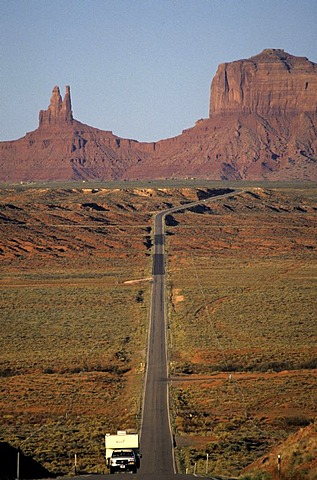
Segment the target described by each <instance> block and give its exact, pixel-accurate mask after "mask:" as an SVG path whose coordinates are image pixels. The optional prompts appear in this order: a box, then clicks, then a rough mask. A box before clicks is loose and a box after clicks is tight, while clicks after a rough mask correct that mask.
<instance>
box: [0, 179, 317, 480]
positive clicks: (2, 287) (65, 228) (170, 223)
mask: <svg viewBox="0 0 317 480" xmlns="http://www.w3.org/2000/svg"><path fill="white" fill-rule="evenodd" d="M219 183H220V182H219ZM237 183H238V182H237ZM237 183H235V182H233V185H230V184H228V185H227V187H232V188H235V186H236V184H237ZM239 186H240V187H241V186H242V185H239ZM217 188H219V184H218V183H217V182H210V181H209V182H207V181H201V182H200V183H198V181H197V182H195V181H187V182H186V181H178V182H177V181H174V182H173V181H166V182H143V183H141V182H121V183H118V184H117V185H115V184H112V185H109V184H102V183H96V182H94V183H89V182H85V183H83V182H78V183H67V184H66V183H65V184H62V183H59V184H58V183H57V184H50V185H49V184H45V183H43V184H16V185H11V186H10V185H2V186H1V189H0V225H1V227H0V228H1V237H0V255H1V273H0V305H1V310H0V312H1V313H0V315H1V329H2V335H1V340H0V341H1V354H0V374H1V376H0V390H1V397H0V409H1V412H2V414H1V427H0V428H1V430H0V435H1V437H0V441H1V442H6V443H8V444H10V445H11V446H13V447H14V448H20V449H21V450H22V452H23V453H24V454H25V455H29V456H32V457H33V458H34V459H35V460H36V461H37V462H39V463H40V464H41V465H43V466H44V467H45V468H46V469H47V470H48V471H49V472H50V473H51V474H54V475H64V474H69V473H74V456H75V454H76V456H77V461H78V464H77V471H78V472H80V473H83V474H85V473H105V472H106V468H105V462H104V444H103V437H104V435H105V433H107V432H114V431H116V430H117V429H127V430H129V429H131V430H139V428H140V422H141V417H142V395H143V382H144V373H145V368H146V351H147V333H148V321H149V313H150V301H151V273H152V258H151V252H152V246H153V216H154V214H155V213H158V212H159V211H161V210H164V209H166V208H169V207H172V206H176V205H182V204H186V203H189V202H191V201H196V200H197V199H205V198H207V197H208V196H210V195H211V194H212V192H213V190H214V189H217ZM243 188H244V191H243V192H242V193H241V194H239V195H233V196H232V197H230V198H224V199H219V200H217V201H214V202H212V203H210V204H208V201H207V202H205V203H203V204H202V205H201V206H198V207H194V208H189V209H184V210H182V211H180V212H177V213H174V214H173V215H169V216H168V217H167V218H166V233H167V238H166V252H167V265H166V267H167V268H166V271H167V279H166V284H167V291H166V298H167V305H168V315H167V317H168V318H167V338H168V345H169V370H170V406H171V417H172V423H173V425H172V427H173V433H174V436H175V444H176V452H177V461H178V465H179V469H181V470H182V471H183V472H184V473H185V472H186V471H188V472H189V473H193V472H195V473H198V474H200V475H202V476H203V475H207V474H208V475H210V474H213V475H218V476H220V477H221V476H222V477H223V478H241V479H242V478H245V479H247V478H249V479H251V478H252V479H260V478H261V479H263V480H264V479H268V480H269V479H273V478H277V475H278V473H279V475H280V478H284V479H294V480H295V479H296V480H297V479H313V478H316V477H315V476H316V473H317V462H316V457H317V440H316V412H317V404H316V400H317V382H316V371H317V360H316V350H317V349H316V344H317V343H316V336H317V330H316V311H317V300H316V286H317V276H316V270H317V262H316V246H317V235H316V234H317V222H316V220H317V201H316V198H317V196H316V193H317V187H316V185H314V184H310V183H293V184H292V183H277V182H276V183H273V182H272V183H259V184H255V183H251V182H250V183H247V184H246V183H245V184H243ZM278 454H279V455H281V456H282V461H283V463H282V466H283V468H282V470H281V471H280V472H277V468H276V458H277V455H278ZM207 456H208V463H207Z"/></svg>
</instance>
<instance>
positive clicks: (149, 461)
mask: <svg viewBox="0 0 317 480" xmlns="http://www.w3.org/2000/svg"><path fill="white" fill-rule="evenodd" d="M238 193H241V190H232V191H231V192H230V193H222V194H218V195H215V196H212V197H209V198H206V199H203V200H199V201H197V202H192V203H188V204H185V205H181V206H179V207H173V208H169V209H167V210H163V211H162V212H160V213H158V214H157V215H156V216H155V218H154V253H153V263H152V274H153V287H152V302H151V313H150V327H149V339H148V355H147V370H146V379H145V389H144V401H143V417H142V428H141V452H142V461H141V468H140V470H139V472H138V474H137V478H140V479H145V478H150V477H151V479H153V480H154V479H155V480H162V479H166V480H167V479H172V478H173V479H175V475H176V466H175V458H174V447H175V445H174V441H173V435H172V429H171V422H170V416H169V400H168V399H169V392H168V382H169V374H168V361H167V342H166V331H167V329H166V308H165V254H164V245H165V217H166V215H168V214H171V213H173V212H177V211H180V210H186V209H187V208H191V207H194V206H197V205H200V204H202V203H207V202H210V201H213V200H214V201H216V200H219V198H220V197H221V198H224V197H229V196H232V195H235V194H238ZM190 477H191V476H190V475H177V478H178V479H180V478H186V479H189V478H190ZM193 478H194V477H193Z"/></svg>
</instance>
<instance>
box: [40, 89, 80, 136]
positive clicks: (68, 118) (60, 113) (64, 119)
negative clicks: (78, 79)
mask: <svg viewBox="0 0 317 480" xmlns="http://www.w3.org/2000/svg"><path fill="white" fill-rule="evenodd" d="M72 121H73V113H72V103H71V98H70V87H69V85H67V86H66V93H65V97H64V100H62V97H61V94H60V90H59V87H57V86H55V87H54V88H53V91H52V96H51V101H50V104H49V107H48V109H47V110H40V113H39V127H42V126H45V125H58V124H63V123H72Z"/></svg>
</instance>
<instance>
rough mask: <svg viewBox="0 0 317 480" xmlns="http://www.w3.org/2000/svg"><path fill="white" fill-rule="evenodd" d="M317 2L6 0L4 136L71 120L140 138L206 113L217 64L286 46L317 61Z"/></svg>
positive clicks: (0, 103) (173, 131) (1, 37)
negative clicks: (52, 115) (61, 115)
mask: <svg viewBox="0 0 317 480" xmlns="http://www.w3.org/2000/svg"><path fill="white" fill-rule="evenodd" d="M316 25H317V0H0V42H1V45H0V47H1V50H0V55H1V62H0V65H1V70H0V75H1V76H0V85H1V91H0V95H1V96H0V140H1V141H2V140H15V139H17V138H20V137H22V136H24V135H25V134H26V133H27V132H30V131H32V130H35V129H36V128H37V127H38V112H39V110H43V109H47V107H48V105H49V101H50V97H51V92H52V89H53V87H54V85H58V86H59V87H60V89H61V93H62V95H63V96H64V93H65V86H66V85H70V87H71V96H72V106H73V114H74V118H76V119H77V120H80V121H81V122H82V123H85V124H88V125H91V126H94V127H96V128H100V129H102V130H111V131H112V132H113V133H114V134H115V135H118V136H119V137H123V138H132V139H136V140H139V141H157V140H160V139H163V138H168V137H173V136H176V135H178V134H180V133H181V132H182V130H183V129H186V128H190V127H192V126H193V125H194V124H195V121H196V120H198V119H200V118H207V117H208V111H209V95H210V84H211V80H212V78H213V77H214V75H215V73H216V71H217V67H218V65H219V64H220V63H224V62H231V61H234V60H239V59H242V58H249V57H251V56H253V55H256V54H258V53H260V52H261V51H262V50H264V49H265V48H282V49H284V50H285V51H286V52H288V53H290V54H292V55H296V56H304V57H307V58H309V60H311V61H313V62H315V63H317V27H316Z"/></svg>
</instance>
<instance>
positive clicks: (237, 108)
mask: <svg viewBox="0 0 317 480" xmlns="http://www.w3.org/2000/svg"><path fill="white" fill-rule="evenodd" d="M304 112H310V113H316V112H317V65H316V64H314V63H312V62H310V61H309V60H308V59H307V58H305V57H295V56H293V55H290V54H289V53H286V52H284V50H279V49H267V50H263V52H262V53H260V54H259V55H256V56H254V57H251V58H249V59H247V60H239V61H236V62H232V63H223V64H221V65H219V67H218V70H217V73H216V75H215V77H214V79H213V81H212V84H211V90H210V109H209V116H210V117H212V116H213V115H215V114H232V113H248V114H249V113H256V114H258V115H262V116H272V115H291V114H294V113H295V114H298V113H304Z"/></svg>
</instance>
